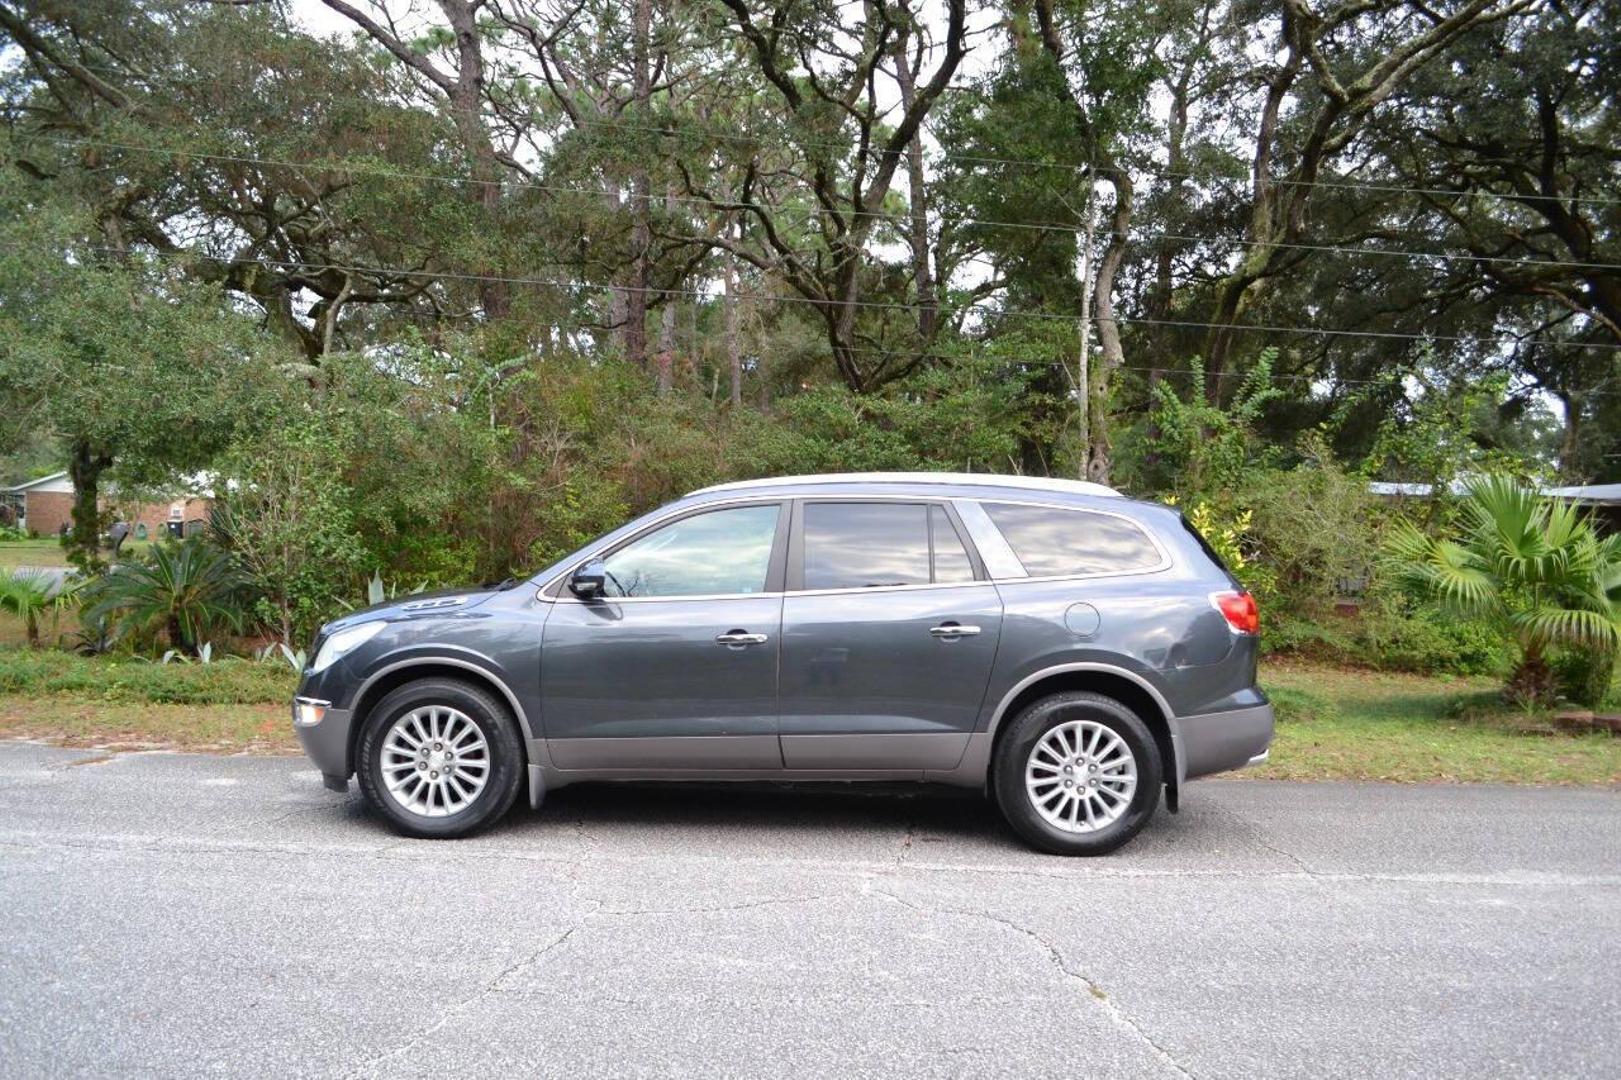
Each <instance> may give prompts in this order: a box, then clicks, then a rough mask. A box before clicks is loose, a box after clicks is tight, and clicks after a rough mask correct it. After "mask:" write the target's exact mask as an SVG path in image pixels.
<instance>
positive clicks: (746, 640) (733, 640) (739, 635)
mask: <svg viewBox="0 0 1621 1080" xmlns="http://www.w3.org/2000/svg"><path fill="white" fill-rule="evenodd" d="M766 640H767V638H766V636H765V635H764V634H750V633H747V632H746V631H743V630H728V631H727V632H726V633H724V634H716V635H715V644H717V645H730V646H732V647H734V648H736V647H738V646H740V645H764V644H765V643H766Z"/></svg>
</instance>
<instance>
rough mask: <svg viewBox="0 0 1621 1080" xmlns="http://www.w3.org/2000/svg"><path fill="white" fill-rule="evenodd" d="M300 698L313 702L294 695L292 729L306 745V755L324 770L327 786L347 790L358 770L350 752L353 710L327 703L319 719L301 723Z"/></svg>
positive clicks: (303, 744)
mask: <svg viewBox="0 0 1621 1080" xmlns="http://www.w3.org/2000/svg"><path fill="white" fill-rule="evenodd" d="M300 700H302V701H305V702H310V701H312V700H314V699H310V698H302V699H299V698H295V699H294V710H293V716H294V720H293V731H295V732H296V733H297V734H298V741H299V743H300V744H301V745H302V746H303V747H304V753H305V755H307V756H308V757H309V759H310V760H311V761H313V762H314V763H315V767H316V768H318V769H320V770H321V776H322V777H323V778H324V779H325V780H326V786H327V787H329V788H332V789H333V790H334V791H344V790H347V789H348V787H349V777H351V776H353V775H354V771H355V768H354V762H353V761H352V760H351V758H350V755H349V725H350V723H351V719H352V714H351V713H350V711H349V710H348V709H334V708H331V707H330V706H328V707H327V709H326V713H325V715H324V716H322V717H321V720H320V722H319V723H315V724H301V723H299V722H298V720H297V716H298V711H297V704H298V702H299V701H300ZM320 704H324V702H322V703H320Z"/></svg>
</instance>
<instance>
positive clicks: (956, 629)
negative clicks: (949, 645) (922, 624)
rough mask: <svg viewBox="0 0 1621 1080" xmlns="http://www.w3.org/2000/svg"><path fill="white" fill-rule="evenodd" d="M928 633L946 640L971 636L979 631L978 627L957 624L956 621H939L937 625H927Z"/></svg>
mask: <svg viewBox="0 0 1621 1080" xmlns="http://www.w3.org/2000/svg"><path fill="white" fill-rule="evenodd" d="M929 633H931V634H933V635H934V636H935V637H937V638H943V639H945V640H946V641H955V640H957V639H958V638H965V637H973V636H974V635H975V634H977V633H979V627H977V626H959V625H958V624H957V623H941V624H940V625H939V626H931V627H929Z"/></svg>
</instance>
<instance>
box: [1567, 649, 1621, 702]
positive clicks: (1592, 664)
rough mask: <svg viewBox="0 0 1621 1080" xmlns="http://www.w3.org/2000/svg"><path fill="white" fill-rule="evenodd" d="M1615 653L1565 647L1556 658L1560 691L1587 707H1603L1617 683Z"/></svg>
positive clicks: (1603, 650)
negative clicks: (1611, 689)
mask: <svg viewBox="0 0 1621 1080" xmlns="http://www.w3.org/2000/svg"><path fill="white" fill-rule="evenodd" d="M1615 668H1616V658H1615V653H1613V652H1610V651H1608V650H1605V649H1565V650H1564V651H1562V652H1561V653H1559V654H1558V655H1557V656H1555V657H1554V661H1553V672H1554V678H1555V679H1556V680H1557V682H1558V684H1559V692H1560V693H1561V694H1562V695H1564V696H1565V697H1566V698H1568V699H1569V700H1571V701H1572V702H1574V703H1575V704H1577V705H1580V706H1582V707H1583V708H1587V709H1596V708H1599V707H1601V706H1602V705H1603V704H1604V703H1605V701H1606V700H1607V699H1608V698H1609V696H1610V688H1611V686H1612V685H1613V684H1614V682H1615Z"/></svg>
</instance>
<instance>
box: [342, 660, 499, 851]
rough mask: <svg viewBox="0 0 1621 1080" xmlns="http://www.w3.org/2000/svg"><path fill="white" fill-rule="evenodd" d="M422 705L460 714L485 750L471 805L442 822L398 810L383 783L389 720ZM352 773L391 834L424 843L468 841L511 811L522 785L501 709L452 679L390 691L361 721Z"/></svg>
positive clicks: (421, 681) (424, 681)
mask: <svg viewBox="0 0 1621 1080" xmlns="http://www.w3.org/2000/svg"><path fill="white" fill-rule="evenodd" d="M424 705H445V706H449V707H451V708H454V709H457V710H460V711H461V712H463V713H465V714H466V715H467V716H468V717H469V718H470V719H471V720H472V721H473V723H474V724H475V725H476V726H477V727H478V729H479V732H480V733H481V734H482V735H483V736H484V741H485V742H486V743H487V744H488V745H489V756H490V776H489V779H488V780H486V781H485V784H484V788H483V790H482V791H480V792H479V793H478V795H477V796H476V797H475V798H474V799H473V801H472V802H470V803H468V804H467V805H466V806H465V807H463V808H462V809H460V810H459V811H457V812H456V813H453V814H450V815H448V816H446V817H427V816H425V815H423V814H418V813H414V812H412V811H411V810H409V809H407V808H406V807H404V806H401V805H400V804H399V803H398V802H396V801H395V800H394V797H393V796H392V795H390V794H389V793H388V791H387V789H386V787H385V786H384V783H383V772H382V749H383V740H384V738H385V736H386V734H387V732H388V730H389V728H390V727H392V726H393V724H394V721H395V720H396V719H398V718H399V717H400V716H402V715H403V714H405V713H407V712H410V711H411V710H412V709H417V708H421V707H422V706H424ZM355 772H356V773H357V774H358V775H359V778H360V791H361V794H362V795H364V796H365V797H366V801H367V802H368V803H369V804H371V807H372V809H374V810H376V811H377V812H378V813H380V814H382V815H383V817H384V819H386V820H387V821H388V823H389V825H390V826H391V827H392V828H393V829H394V831H395V832H398V833H402V834H403V835H405V836H414V837H417V838H419V839H424V840H450V839H454V838H456V837H460V836H469V835H471V834H473V833H475V832H477V831H479V830H480V829H483V828H486V827H488V826H490V825H493V824H494V823H495V822H497V821H499V820H501V817H502V816H503V815H504V814H505V813H506V812H507V811H508V810H510V809H511V808H512V803H513V800H514V799H516V798H517V797H518V788H519V786H520V784H521V782H522V780H523V773H524V756H523V742H522V740H521V739H520V738H519V737H518V725H517V724H516V723H515V722H514V721H513V719H512V714H511V713H510V712H508V711H507V708H506V706H505V705H503V704H502V703H501V702H499V701H497V700H496V699H495V698H494V697H492V696H491V695H490V694H489V693H487V692H485V691H484V690H482V689H480V688H479V687H477V686H473V685H471V684H469V683H464V682H460V681H458V680H455V679H419V680H418V681H416V682H409V683H406V684H405V685H404V686H401V687H398V688H396V689H395V690H393V691H391V692H390V693H389V694H388V695H387V696H386V697H384V698H383V700H382V701H379V702H378V703H377V705H376V707H374V708H373V709H372V710H371V712H370V714H369V715H368V716H367V717H366V721H365V727H364V728H362V729H361V732H360V744H359V747H358V760H357V761H356V768H355Z"/></svg>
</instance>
